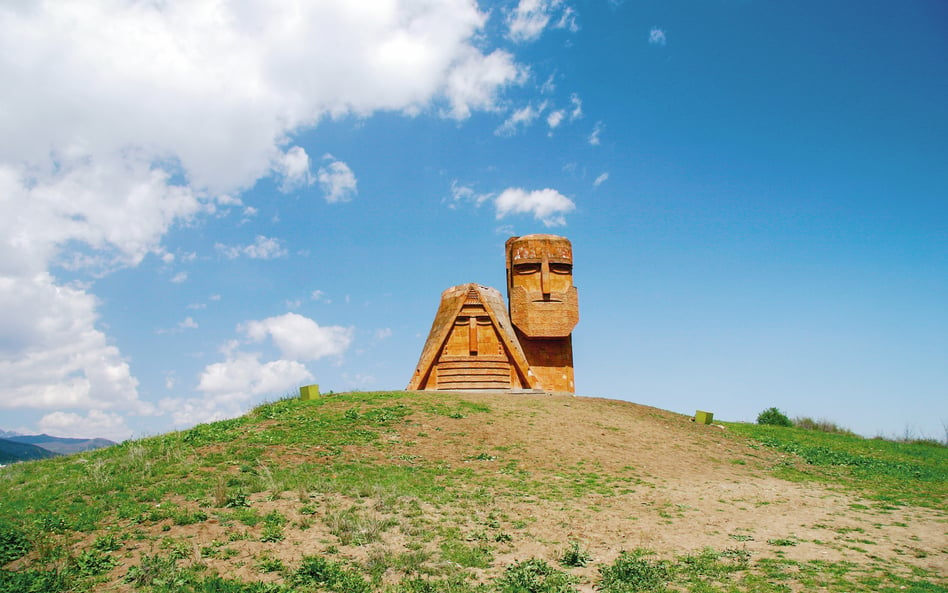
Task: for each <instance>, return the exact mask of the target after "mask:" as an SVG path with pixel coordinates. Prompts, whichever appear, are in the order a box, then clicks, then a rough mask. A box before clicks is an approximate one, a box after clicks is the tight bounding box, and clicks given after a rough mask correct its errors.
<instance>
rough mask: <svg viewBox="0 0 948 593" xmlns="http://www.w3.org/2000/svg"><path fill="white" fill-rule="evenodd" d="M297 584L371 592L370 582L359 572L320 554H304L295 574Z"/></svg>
mask: <svg viewBox="0 0 948 593" xmlns="http://www.w3.org/2000/svg"><path fill="white" fill-rule="evenodd" d="M292 582H293V584H295V585H300V586H307V585H316V586H320V587H324V588H326V589H329V590H330V591H338V592H339V593H370V592H371V590H372V588H371V587H370V585H369V583H368V582H367V581H366V580H365V579H364V578H362V577H361V576H360V575H359V574H358V573H356V572H354V571H352V570H350V569H347V568H345V567H343V566H342V565H341V564H338V563H335V562H333V561H331V560H327V559H325V558H322V557H320V556H304V557H303V562H302V564H301V565H300V567H299V568H298V569H297V570H296V572H295V573H294V574H293V578H292Z"/></svg>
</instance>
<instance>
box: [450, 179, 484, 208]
mask: <svg viewBox="0 0 948 593" xmlns="http://www.w3.org/2000/svg"><path fill="white" fill-rule="evenodd" d="M492 197H493V196H492V195H491V194H479V193H477V192H475V191H474V188H473V187H470V186H467V185H461V184H460V183H458V180H457V179H454V180H452V181H451V197H450V199H448V200H446V201H447V202H448V207H449V208H456V207H457V206H458V204H462V203H464V202H473V203H474V204H476V205H478V206H480V205H481V204H482V203H484V202H485V201H487V200H489V199H490V198H492Z"/></svg>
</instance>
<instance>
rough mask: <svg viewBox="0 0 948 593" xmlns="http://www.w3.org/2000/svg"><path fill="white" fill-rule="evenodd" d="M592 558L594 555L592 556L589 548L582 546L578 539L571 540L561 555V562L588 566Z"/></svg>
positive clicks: (575, 565)
mask: <svg viewBox="0 0 948 593" xmlns="http://www.w3.org/2000/svg"><path fill="white" fill-rule="evenodd" d="M590 560H592V556H590V554H589V550H587V549H586V548H584V547H582V546H581V545H580V543H579V542H577V541H573V542H570V545H569V547H568V548H566V550H564V551H563V553H562V554H561V555H560V564H562V565H563V566H572V567H580V566H586V565H587V564H589V561H590Z"/></svg>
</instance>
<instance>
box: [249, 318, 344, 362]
mask: <svg viewBox="0 0 948 593" xmlns="http://www.w3.org/2000/svg"><path fill="white" fill-rule="evenodd" d="M240 330H241V331H242V332H243V333H244V334H246V335H247V337H248V338H249V339H250V340H252V341H254V342H262V341H263V340H265V339H266V338H267V337H270V338H271V339H272V340H273V343H274V344H275V345H276V347H277V348H279V349H280V351H281V352H282V354H283V356H284V357H286V358H289V359H292V360H317V359H320V358H323V357H325V356H339V355H341V354H342V353H344V352H345V351H346V349H348V348H349V345H350V344H351V343H352V333H353V330H352V328H351V327H342V326H337V325H334V326H328V327H321V326H320V325H319V324H318V323H316V322H315V321H313V320H312V319H310V318H308V317H304V316H302V315H298V314H296V313H286V314H284V315H280V316H279V317H268V318H267V319H263V320H261V321H248V322H247V323H244V324H242V325H241V326H240Z"/></svg>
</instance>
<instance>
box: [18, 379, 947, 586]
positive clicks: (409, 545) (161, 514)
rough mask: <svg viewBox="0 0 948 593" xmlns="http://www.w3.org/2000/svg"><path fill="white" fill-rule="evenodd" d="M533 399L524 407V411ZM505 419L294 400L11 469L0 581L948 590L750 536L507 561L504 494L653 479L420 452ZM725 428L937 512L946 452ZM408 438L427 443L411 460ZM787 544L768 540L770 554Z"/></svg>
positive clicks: (521, 457)
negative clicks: (815, 558)
mask: <svg viewBox="0 0 948 593" xmlns="http://www.w3.org/2000/svg"><path fill="white" fill-rule="evenodd" d="M542 405H543V404H542V402H540V403H537V402H531V403H530V404H529V408H530V409H529V411H527V412H521V414H522V415H521V416H520V417H519V420H524V418H528V417H530V415H531V414H537V413H541V412H542V411H543V408H542ZM494 414H495V412H493V411H492V409H491V407H490V406H488V405H485V404H483V403H480V402H476V401H468V400H467V399H465V397H464V396H463V395H456V394H435V395H431V394H404V393H353V394H337V395H333V396H332V397H326V398H323V399H320V400H316V401H310V402H302V401H300V400H296V399H288V400H282V401H277V402H273V403H269V404H265V405H262V406H260V407H258V408H256V409H255V410H253V411H252V412H250V413H248V414H247V415H245V416H243V417H241V418H236V419H232V420H226V421H222V422H215V423H211V424H204V425H199V426H196V427H194V428H192V429H190V430H187V431H182V432H174V433H169V434H166V435H161V436H156V437H151V438H146V439H142V440H139V441H133V442H127V443H124V444H122V445H119V446H116V447H112V448H109V449H104V450H99V451H94V452H88V453H80V454H77V455H72V456H67V457H58V458H53V459H48V460H42V461H37V462H29V463H23V464H17V465H15V466H11V467H6V468H4V469H3V470H2V471H0V593H7V592H10V593H13V592H16V593H21V592H29V591H44V592H45V591H49V592H51V593H56V592H58V591H70V592H76V593H82V592H85V591H99V590H108V588H109V587H110V586H111V585H110V583H113V582H116V581H123V582H124V583H125V586H126V587H129V588H131V589H132V590H133V591H141V592H142V593H164V592H171V591H183V592H186V593H188V592H194V593H198V592H201V593H212V592H213V593H289V592H291V591H294V592H295V591H300V592H302V593H317V592H325V591H334V592H340V593H346V592H353V593H369V592H373V593H375V592H379V593H400V592H405V593H428V592H432V593H433V592H435V591H437V592H439V593H440V592H445V593H474V592H477V593H520V592H524V593H532V592H536V593H568V592H572V591H575V590H577V588H578V587H580V586H582V587H583V589H584V590H588V589H590V588H591V587H594V588H596V589H597V590H598V591H601V592H603V593H624V592H627V591H629V592H631V591H662V590H676V591H691V592H695V593H717V592H720V593H738V592H739V593H744V592H746V593H751V592H757V591H762V592H765V593H767V592H778V591H780V592H782V591H790V590H811V589H814V588H815V589H820V588H822V589H824V590H826V591H830V592H833V593H842V592H843V591H892V592H894V591H908V592H909V593H934V592H938V591H942V592H944V591H945V589H944V579H943V578H941V577H939V575H934V574H929V573H926V572H924V571H921V570H916V572H914V573H912V576H911V578H909V577H908V576H906V574H908V573H907V572H906V567H905V565H898V566H894V565H893V566H888V565H886V564H880V563H878V562H877V563H875V564H874V565H871V566H868V565H867V566H865V567H857V566H853V565H849V564H846V563H816V562H793V561H790V560H784V559H779V558H778V559H773V558H753V557H751V556H750V554H749V553H747V552H745V551H743V550H742V549H728V550H723V551H718V550H711V549H707V550H703V551H701V552H698V553H691V554H685V555H681V556H674V557H672V556H667V557H659V556H657V555H654V554H650V553H648V552H647V551H645V550H632V551H630V552H624V553H622V554H621V555H620V556H619V557H618V558H617V559H615V561H613V562H603V561H597V560H596V558H595V557H594V556H593V554H592V553H591V552H590V551H589V550H588V549H587V548H586V547H584V546H583V545H581V544H580V543H579V542H577V541H572V540H570V539H568V538H567V537H565V536H564V537H563V538H562V541H560V542H556V541H554V542H545V543H547V544H549V548H550V557H547V558H538V557H531V558H529V559H526V560H524V559H522V557H520V558H516V559H513V560H509V561H507V560H503V559H505V558H515V557H516V550H517V549H518V546H520V545H522V544H530V545H532V544H534V543H536V541H537V540H536V536H535V535H533V534H532V533H531V528H532V527H533V525H534V522H535V519H536V517H534V516H531V515H530V514H529V512H528V513H526V514H523V513H521V514H516V513H513V512H511V511H510V510H509V509H510V508H511V506H512V505H526V506H527V507H529V506H530V505H531V504H533V503H535V502H536V501H544V502H546V503H551V502H552V503H553V504H556V505H558V504H560V503H563V507H564V508H566V507H567V506H568V505H572V504H579V503H583V504H586V502H585V501H586V500H587V499H590V498H595V497H599V498H601V499H609V498H614V497H617V496H625V495H628V494H629V493H632V492H635V490H636V488H648V487H652V485H651V484H649V483H647V482H645V481H643V480H642V479H641V478H640V477H639V476H638V474H637V471H636V469H635V468H634V467H632V466H625V467H623V468H621V469H615V468H604V467H602V466H601V465H600V464H598V463H597V462H594V461H589V462H586V461H582V462H577V463H573V462H569V463H561V464H559V465H557V466H555V467H554V468H552V469H549V470H544V469H539V468H538V467H535V466H533V465H530V464H529V457H528V455H527V454H528V453H530V452H529V451H525V447H524V445H521V444H518V443H517V442H516V441H514V442H512V443H510V444H507V445H504V446H502V447H501V446H498V447H491V446H490V445H489V444H488V445H484V444H483V443H472V444H471V446H470V448H469V449H468V450H466V451H463V453H461V454H460V455H459V456H458V457H459V458H460V461H459V462H458V463H455V464H450V463H447V462H444V461H436V460H431V459H426V455H425V454H424V451H423V449H424V444H425V443H427V442H429V441H434V440H435V439H440V440H443V441H445V442H447V441H448V440H450V439H459V440H462V442H463V439H464V438H465V435H463V434H462V433H464V432H465V431H467V430H473V429H471V428H469V427H470V426H472V424H473V423H475V422H476V423H482V424H485V425H487V424H490V423H491V422H494V421H496V420H497V418H498V416H494ZM663 421H664V420H663ZM730 426H731V432H732V433H736V434H738V435H741V436H742V437H745V438H748V439H752V442H753V443H754V446H755V447H759V448H762V447H768V448H772V449H774V450H776V451H779V452H780V453H781V454H782V455H783V456H784V457H783V459H782V461H781V463H779V464H777V466H776V467H775V469H774V471H775V472H777V474H778V475H779V476H781V477H784V478H788V479H794V480H803V479H806V480H819V481H822V482H824V483H830V484H837V485H843V486H846V487H848V488H851V489H853V490H855V491H858V492H859V493H860V494H863V495H869V496H871V497H873V498H875V499H876V503H877V505H921V506H934V507H935V508H941V509H944V504H945V500H946V494H948V492H946V489H945V482H946V475H945V473H946V467H948V458H946V450H945V449H944V448H937V447H931V446H925V445H918V444H916V445H910V444H902V443H887V442H882V441H875V440H866V439H859V438H856V437H852V436H847V435H844V434H843V435H841V434H828V433H813V431H804V430H802V429H794V428H776V427H768V426H754V425H730ZM422 427H424V428H423V429H422ZM455 427H457V428H455ZM466 427H467V428H466ZM422 435H424V436H422ZM408 438H411V439H418V440H419V442H421V441H422V439H424V442H423V444H420V445H418V446H417V447H416V448H411V449H407V452H408V453H411V454H410V455H409V454H408V453H406V449H405V448H404V447H406V446H409V445H408V443H407V442H406V441H407V439H408ZM721 438H725V437H723V436H722V437H721ZM402 439H406V441H403V440H402ZM416 450H417V451H418V453H417V454H416ZM939 505H941V506H939ZM274 506H278V508H279V509H280V511H277V510H275V509H274ZM587 508H588V509H589V511H588V512H595V509H594V508H593V507H591V506H589V507H587ZM880 508H881V507H880ZM668 510H669V511H670V512H669V517H678V516H679V515H680V514H681V511H680V510H679V511H675V509H674V508H672V507H669V509H668ZM867 510H868V509H867ZM854 512H861V509H854ZM576 520H577V521H581V518H580V517H578V518H576ZM216 523H219V524H220V525H219V526H218V527H220V526H223V527H225V528H226V531H223V532H222V531H217V532H216V535H214V536H213V537H216V538H218V539H216V540H213V541H210V540H211V536H208V538H207V539H206V540H204V541H198V540H197V539H195V535H194V534H196V533H199V532H201V531H204V532H207V531H209V530H211V529H213V528H214V527H215V525H214V524H216ZM303 530H312V531H309V532H308V533H317V534H318V540H317V543H315V544H309V547H305V548H304V547H303V546H298V547H297V546H296V545H295V544H297V543H298V541H294V538H295V537H296V538H298V537H300V534H301V532H302V531H303ZM222 533H223V535H221V534H222ZM731 539H732V540H734V541H732V542H731V543H732V544H735V545H742V544H743V543H744V542H746V541H751V540H752V538H751V537H750V536H748V535H740V534H733V535H731ZM787 541H793V542H794V543H795V541H796V540H787ZM238 542H239V543H238ZM393 542H399V543H393ZM853 543H868V542H863V541H862V540H853ZM784 545H789V544H785V543H778V542H777V541H776V540H774V543H772V544H771V547H772V548H774V553H775V554H776V553H777V552H781V551H782V550H781V546H784ZM564 546H566V547H565V549H564ZM801 547H802V546H801ZM247 548H250V549H251V550H252V552H246V551H241V550H245V549H247ZM287 551H291V552H292V553H291V554H289V555H287ZM357 552H358V553H357ZM511 552H514V554H511ZM293 553H295V556H294V555H293ZM932 553H937V552H934V551H933V552H932ZM354 558H361V559H362V560H359V561H357V560H355V559H354ZM366 558H368V559H367V560H366ZM556 563H558V564H557V565H556V566H555V567H554V564H556ZM221 566H224V567H233V568H238V567H244V566H245V567H247V568H248V569H250V573H252V574H254V575H256V576H255V578H259V579H260V580H259V582H257V581H253V580H252V579H251V580H247V581H246V582H244V581H238V580H234V579H233V578H230V577H231V576H232V573H231V572H230V571H229V569H228V568H224V569H223V570H221V573H220V574H218V573H217V571H218V570H219V567H221ZM583 567H585V568H583ZM245 572H246V570H245ZM579 575H585V576H579Z"/></svg>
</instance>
